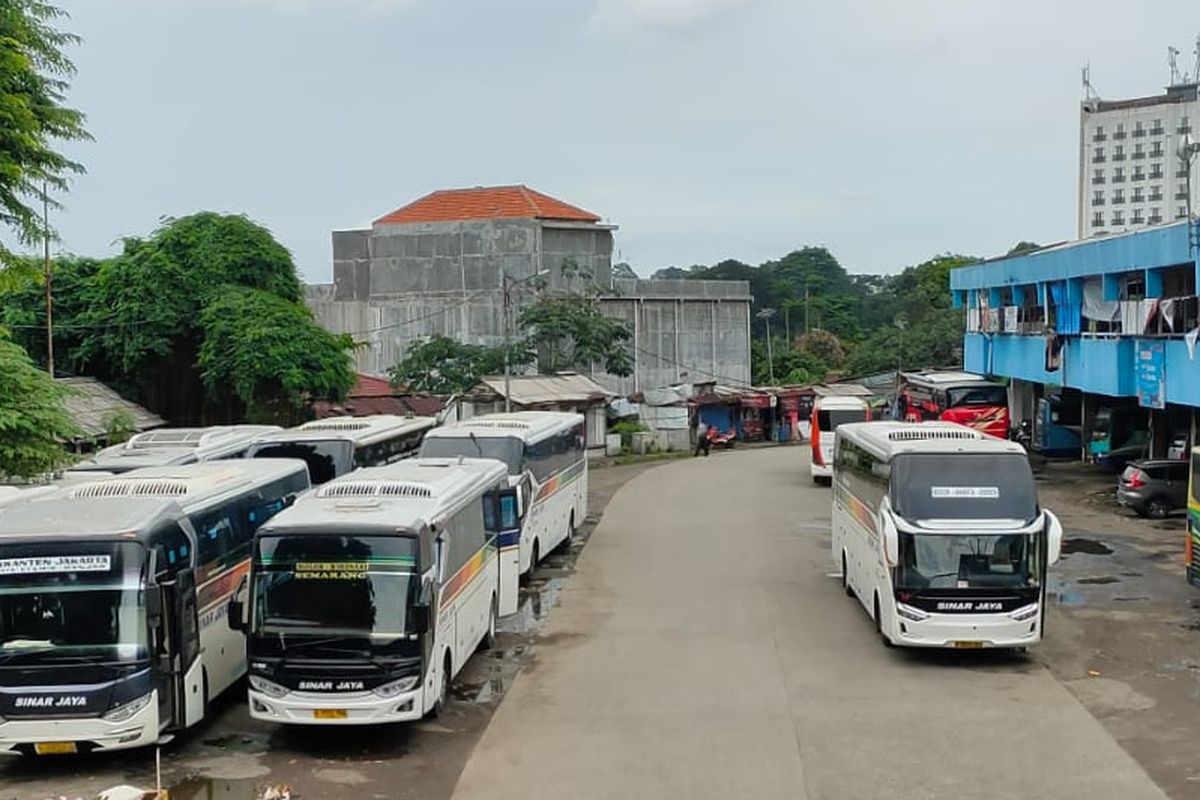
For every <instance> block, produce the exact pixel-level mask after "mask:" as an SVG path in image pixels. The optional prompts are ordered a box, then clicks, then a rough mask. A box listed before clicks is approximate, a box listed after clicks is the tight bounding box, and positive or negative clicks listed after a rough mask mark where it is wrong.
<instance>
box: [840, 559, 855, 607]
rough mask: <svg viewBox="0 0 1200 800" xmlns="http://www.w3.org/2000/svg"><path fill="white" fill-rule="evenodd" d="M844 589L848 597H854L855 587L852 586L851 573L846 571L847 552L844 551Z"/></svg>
mask: <svg viewBox="0 0 1200 800" xmlns="http://www.w3.org/2000/svg"><path fill="white" fill-rule="evenodd" d="M842 589H843V590H844V591H845V592H846V597H854V589H852V588H850V573H848V572H847V571H846V554H845V552H843V553H842Z"/></svg>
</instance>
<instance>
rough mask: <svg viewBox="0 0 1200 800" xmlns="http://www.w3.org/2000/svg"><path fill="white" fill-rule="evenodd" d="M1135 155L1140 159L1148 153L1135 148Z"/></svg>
mask: <svg viewBox="0 0 1200 800" xmlns="http://www.w3.org/2000/svg"><path fill="white" fill-rule="evenodd" d="M1133 157H1134V158H1135V159H1137V160H1139V161H1140V160H1141V159H1143V158H1145V157H1146V154H1145V153H1143V152H1142V151H1141V150H1134V151H1133Z"/></svg>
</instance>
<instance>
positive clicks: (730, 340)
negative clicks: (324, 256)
mask: <svg viewBox="0 0 1200 800" xmlns="http://www.w3.org/2000/svg"><path fill="white" fill-rule="evenodd" d="M614 230H616V226H614V225H607V224H604V223H603V222H602V221H601V218H600V217H599V216H597V215H596V214H593V213H591V212H589V211H585V210H583V209H581V208H578V207H576V206H573V205H570V204H568V203H564V202H562V201H561V200H556V199H555V198H553V197H549V196H548V195H545V194H542V193H540V192H537V191H534V190H533V189H530V188H528V187H525V186H503V187H490V188H482V187H480V188H474V189H456V190H448V191H438V192H433V193H432V194H429V195H426V196H425V197H422V198H420V199H419V200H416V201H414V202H412V203H410V204H408V205H406V206H404V207H402V208H399V209H397V210H396V211H393V212H392V213H390V214H387V215H386V216H384V217H381V218H380V219H378V220H376V221H375V222H374V224H373V225H372V227H371V228H370V229H368V230H354V231H335V232H334V234H333V283H332V284H320V285H313V286H309V287H308V302H309V305H310V306H311V307H312V309H313V311H314V312H315V313H316V314H317V317H318V319H320V321H321V323H322V324H323V325H325V327H327V328H328V329H329V330H332V331H334V332H338V333H342V332H345V333H351V334H353V335H354V336H355V337H356V338H358V339H360V340H362V341H364V342H367V343H368V347H365V348H363V349H361V350H359V351H358V353H357V355H356V359H357V367H358V369H359V370H360V371H362V372H366V373H369V374H374V375H383V374H385V373H386V372H387V370H388V369H389V368H390V367H391V366H392V365H393V364H395V363H397V362H398V361H400V360H401V359H402V358H403V357H404V353H405V351H406V350H407V349H408V347H409V346H410V345H411V344H412V343H413V342H416V341H419V340H421V339H424V338H427V337H429V336H433V335H437V334H440V335H443V336H448V337H450V338H453V339H457V340H459V341H463V342H469V343H474V344H483V345H498V344H500V343H502V342H503V340H504V324H505V322H504V321H505V314H504V300H503V295H504V292H503V288H502V285H503V281H504V278H505V277H507V279H508V280H509V282H510V286H511V287H512V289H511V291H510V297H511V298H512V307H511V310H510V314H509V319H510V324H513V323H512V320H515V318H516V316H517V315H518V314H519V309H520V307H521V306H522V305H524V304H527V303H530V302H532V301H533V300H534V298H535V291H536V287H535V283H542V282H544V283H545V284H546V287H545V289H544V291H549V292H551V293H555V292H572V291H582V290H584V289H585V288H587V287H588V285H589V284H594V285H596V286H599V287H601V289H602V292H603V294H602V297H601V299H600V301H599V302H600V307H601V309H602V311H603V312H604V313H605V314H608V315H610V316H613V317H620V318H622V319H625V320H627V321H628V322H629V324H630V327H631V328H632V329H633V331H634V341H633V343H632V351H633V356H634V361H635V363H636V369H635V371H634V374H633V375H631V376H630V377H628V378H617V377H616V376H612V375H607V374H605V373H603V372H600V371H598V370H597V371H594V372H593V373H592V375H593V377H594V378H595V379H596V380H597V381H599V382H600V383H601V384H602V385H603V386H605V388H607V389H609V390H610V391H612V392H614V393H616V394H620V395H625V394H630V393H633V392H636V391H638V390H641V389H646V388H655V387H659V386H665V385H669V384H672V383H680V382H693V381H702V380H718V381H721V382H724V383H733V384H748V383H749V382H750V287H749V284H747V283H745V282H743V281H687V280H680V281H650V280H634V279H623V278H618V279H614V278H613V275H612V252H613V231H614ZM535 276H539V277H540V280H539V281H536V282H535V281H533V280H531V279H532V278H534V277H535ZM522 282H523V283H522ZM581 366H585V365H581Z"/></svg>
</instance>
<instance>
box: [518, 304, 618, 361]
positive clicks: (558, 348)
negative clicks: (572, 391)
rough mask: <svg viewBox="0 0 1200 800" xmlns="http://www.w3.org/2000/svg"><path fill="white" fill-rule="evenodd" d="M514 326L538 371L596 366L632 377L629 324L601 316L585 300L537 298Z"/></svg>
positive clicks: (593, 306) (521, 314)
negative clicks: (524, 337)
mask: <svg viewBox="0 0 1200 800" xmlns="http://www.w3.org/2000/svg"><path fill="white" fill-rule="evenodd" d="M517 324H518V325H519V326H520V328H521V329H522V330H523V331H525V332H526V335H527V337H528V342H529V345H530V347H531V348H532V349H534V350H535V351H536V352H537V362H538V371H539V372H542V373H544V374H550V373H554V372H562V371H565V370H569V369H571V368H572V367H575V366H580V365H586V364H599V365H601V366H602V367H603V369H604V371H605V372H607V373H608V374H610V375H617V376H620V377H625V376H628V375H632V374H633V356H632V355H631V354H630V352H629V348H628V343H629V342H630V340H631V339H632V338H633V331H632V330H630V327H629V324H628V323H627V322H625V321H624V320H621V319H614V318H612V317H606V316H604V314H602V313H600V310H599V309H598V308H597V307H596V305H595V303H593V302H592V301H591V300H590V299H589V298H587V297H583V296H580V295H567V296H564V297H549V298H544V299H541V300H539V301H537V302H535V303H534V304H533V305H530V306H526V307H525V308H524V309H522V310H521V313H520V315H519V317H518V319H517Z"/></svg>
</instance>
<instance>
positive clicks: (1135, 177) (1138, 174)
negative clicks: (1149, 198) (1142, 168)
mask: <svg viewBox="0 0 1200 800" xmlns="http://www.w3.org/2000/svg"><path fill="white" fill-rule="evenodd" d="M1133 180H1135V181H1144V180H1146V173H1144V172H1135V173H1133Z"/></svg>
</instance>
